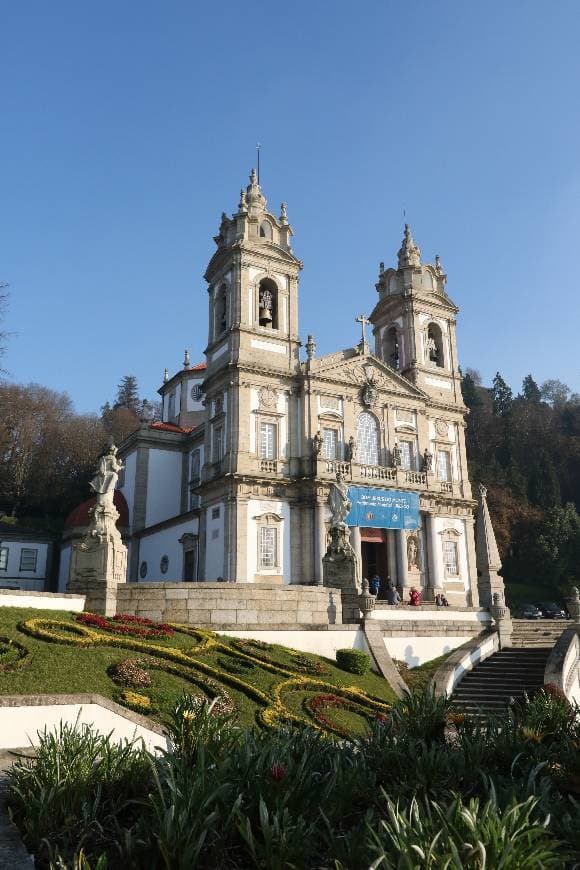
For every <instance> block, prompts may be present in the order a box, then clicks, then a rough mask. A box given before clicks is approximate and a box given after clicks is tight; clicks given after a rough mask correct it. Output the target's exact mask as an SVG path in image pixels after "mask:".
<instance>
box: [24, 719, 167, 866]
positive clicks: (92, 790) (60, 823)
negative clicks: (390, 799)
mask: <svg viewBox="0 0 580 870" xmlns="http://www.w3.org/2000/svg"><path fill="white" fill-rule="evenodd" d="M151 785H152V770H151V763H150V760H149V757H148V755H147V753H146V752H145V751H144V750H143V749H142V747H141V744H140V742H136V743H134V744H132V743H129V742H126V743H123V744H116V743H114V742H113V741H111V739H110V736H106V737H105V736H102V735H100V734H97V733H96V732H95V731H93V729H92V728H90V727H89V726H87V725H82V726H79V725H77V726H70V725H67V724H62V723H61V725H60V727H59V728H58V729H57V730H55V731H54V732H44V734H42V735H41V739H40V742H39V745H38V749H37V751H36V755H35V757H34V758H30V759H25V758H22V759H19V760H18V761H17V762H16V764H15V765H14V766H13V767H12V768H11V770H10V807H11V811H12V814H13V817H14V821H15V822H16V824H17V825H18V827H19V828H20V832H21V834H22V837H23V839H24V842H25V843H26V845H27V846H28V849H29V851H31V852H33V853H34V855H35V857H36V861H37V866H39V867H42V866H48V865H49V863H50V861H51V860H52V859H53V858H55V857H56V856H57V855H58V854H59V853H60V854H61V855H62V856H63V859H64V858H65V857H66V859H67V860H70V859H71V858H72V856H74V855H75V853H77V854H78V853H80V852H81V850H83V852H84V854H85V855H86V856H89V861H90V864H91V866H93V865H97V861H98V856H99V855H102V854H103V853H104V852H107V853H108V854H109V855H110V856H111V864H110V866H111V867H115V866H120V864H119V862H117V861H115V858H116V857H121V858H122V855H121V856H120V850H122V836H123V834H122V832H123V830H129V829H131V828H132V827H134V826H135V824H136V822H137V819H138V817H139V813H140V812H141V810H140V808H139V806H138V804H137V803H136V800H137V799H140V798H142V796H143V795H144V794H146V793H147V791H148V790H149V788H150V787H151ZM57 866H58V865H57ZM64 866H67V865H66V864H63V867H64ZM79 866H83V865H82V864H79Z"/></svg>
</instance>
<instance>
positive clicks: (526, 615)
mask: <svg viewBox="0 0 580 870" xmlns="http://www.w3.org/2000/svg"><path fill="white" fill-rule="evenodd" d="M521 615H522V619H541V618H542V617H543V615H544V614H543V613H542V611H541V610H540V608H539V607H536V605H535V604H523V605H522V610H521Z"/></svg>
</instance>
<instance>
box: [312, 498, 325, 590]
mask: <svg viewBox="0 0 580 870" xmlns="http://www.w3.org/2000/svg"><path fill="white" fill-rule="evenodd" d="M314 510H315V530H314V579H315V580H316V583H317V584H318V585H319V586H322V583H323V570H322V557H323V556H324V554H325V553H326V525H325V523H324V505H323V504H317V505H316V506H315V508H314Z"/></svg>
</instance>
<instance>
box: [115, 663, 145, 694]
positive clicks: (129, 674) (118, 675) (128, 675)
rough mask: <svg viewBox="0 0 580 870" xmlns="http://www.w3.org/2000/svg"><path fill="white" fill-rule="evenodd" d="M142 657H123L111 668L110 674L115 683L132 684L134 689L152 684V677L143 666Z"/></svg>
mask: <svg viewBox="0 0 580 870" xmlns="http://www.w3.org/2000/svg"><path fill="white" fill-rule="evenodd" d="M143 664H144V663H143V661H142V660H141V659H123V661H121V662H118V663H117V664H116V665H113V666H112V667H111V668H109V676H110V677H111V679H112V680H113V682H114V683H119V684H120V685H122V686H131V688H133V689H140V688H147V687H148V686H150V685H151V677H150V676H149V674H148V673H147V671H146V670H145V668H144V667H143Z"/></svg>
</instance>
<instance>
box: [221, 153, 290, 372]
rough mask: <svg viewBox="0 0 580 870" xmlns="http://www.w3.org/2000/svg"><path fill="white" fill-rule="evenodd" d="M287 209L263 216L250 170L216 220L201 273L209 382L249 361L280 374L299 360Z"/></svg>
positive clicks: (264, 207) (263, 203)
mask: <svg viewBox="0 0 580 870" xmlns="http://www.w3.org/2000/svg"><path fill="white" fill-rule="evenodd" d="M291 239H292V229H291V227H290V225H289V223H288V217H287V213H286V204H285V203H282V205H281V206H280V215H279V216H278V217H275V215H274V214H272V212H270V211H268V208H267V202H266V198H265V197H264V195H263V193H262V190H261V188H260V184H259V179H258V176H257V174H256V171H255V169H252V172H251V175H250V183H249V184H248V186H247V187H246V188H245V189H244V188H242V190H241V191H240V201H239V204H238V209H237V211H236V212H235V213H234V214H233V215H232V216H231V217H228V216H227V215H226V214H225V213H224V214H222V219H221V223H220V227H219V232H218V234H217V236H215V237H214V241H215V243H216V245H217V250H216V252H215V254H214V255H213V257H212V258H211V260H210V262H209V265H208V267H207V270H206V273H205V279H206V281H207V282H208V285H209V287H208V294H209V330H208V344H207V348H206V356H207V366H208V376H209V375H210V374H211V373H212V372H213V371H217V370H218V369H221V368H222V367H223V366H225V365H231V364H232V363H233V364H236V363H243V362H244V361H249V360H251V361H252V362H254V363H260V364H263V365H266V366H268V368H273V369H276V370H277V371H281V372H292V373H293V372H295V371H296V367H297V365H298V362H299V348H300V342H299V338H298V274H299V272H300V269H301V268H302V263H301V262H300V260H298V259H297V258H296V257H295V256H294V254H293V253H292V248H291Z"/></svg>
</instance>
